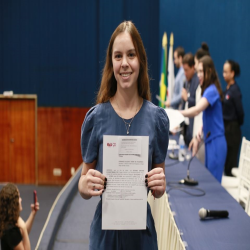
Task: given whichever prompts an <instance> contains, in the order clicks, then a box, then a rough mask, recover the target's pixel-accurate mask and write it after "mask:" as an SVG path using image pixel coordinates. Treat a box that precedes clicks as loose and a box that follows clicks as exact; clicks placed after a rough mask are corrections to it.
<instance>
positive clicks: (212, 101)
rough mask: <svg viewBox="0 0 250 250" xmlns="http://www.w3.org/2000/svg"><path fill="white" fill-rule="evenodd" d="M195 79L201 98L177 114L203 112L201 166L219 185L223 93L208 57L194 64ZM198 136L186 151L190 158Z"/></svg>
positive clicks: (223, 143) (224, 144)
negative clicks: (195, 66) (203, 156)
mask: <svg viewBox="0 0 250 250" xmlns="http://www.w3.org/2000/svg"><path fill="white" fill-rule="evenodd" d="M198 77H199V82H200V85H201V93H202V98H201V99H200V101H199V103H197V104H196V105H195V106H194V107H191V108H189V109H187V110H182V111H180V112H181V113H182V114H183V115H184V116H185V117H194V116H196V115H198V114H199V113H200V112H202V111H203V128H202V130H203V133H204V140H205V144H206V147H205V149H206V151H205V152H206V157H205V166H206V167H207V168H208V170H209V171H210V172H211V174H212V175H213V176H214V177H215V178H216V179H217V180H218V181H219V182H221V179H222V174H223V170H224V164H225V161H226V155H227V142H226V139H225V130H224V124H223V114H222V103H221V100H223V92H222V89H221V85H220V82H219V79H218V75H217V72H216V70H215V67H214V63H213V60H212V59H211V57H210V56H203V57H202V58H201V59H200V60H199V64H198ZM200 137H201V133H199V134H198V136H197V137H195V138H193V139H192V141H191V143H190V145H189V148H192V150H193V155H195V154H196V152H197V150H198V144H199V142H200Z"/></svg>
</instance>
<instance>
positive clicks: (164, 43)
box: [159, 32, 168, 108]
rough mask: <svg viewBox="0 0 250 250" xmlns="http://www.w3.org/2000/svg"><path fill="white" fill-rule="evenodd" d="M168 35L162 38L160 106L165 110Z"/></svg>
mask: <svg viewBox="0 0 250 250" xmlns="http://www.w3.org/2000/svg"><path fill="white" fill-rule="evenodd" d="M167 79H168V78H167V34H166V32H164V34H163V37H162V55H161V74H160V101H159V106H160V107H162V108H164V107H165V104H164V102H165V101H166V96H167Z"/></svg>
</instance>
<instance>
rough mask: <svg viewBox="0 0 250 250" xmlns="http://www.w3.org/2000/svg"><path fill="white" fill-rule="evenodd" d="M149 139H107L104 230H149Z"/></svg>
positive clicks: (133, 137)
mask: <svg viewBox="0 0 250 250" xmlns="http://www.w3.org/2000/svg"><path fill="white" fill-rule="evenodd" d="M148 148H149V138H148V136H109V135H104V136H103V174H104V175H105V176H106V177H107V179H108V181H107V187H106V190H105V192H104V193H103V195H102V229H103V230H129V229H130V230H137V229H146V221H147V187H146V186H145V174H146V173H147V172H148Z"/></svg>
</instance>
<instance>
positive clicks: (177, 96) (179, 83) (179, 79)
mask: <svg viewBox="0 0 250 250" xmlns="http://www.w3.org/2000/svg"><path fill="white" fill-rule="evenodd" d="M184 55H185V50H184V49H183V48H182V47H177V48H176V49H175V51H174V64H175V66H176V68H178V69H179V70H178V73H177V75H176V77H175V81H174V90H173V96H172V98H171V102H170V101H169V100H167V101H166V102H165V105H166V107H168V108H169V107H171V108H173V109H180V105H181V100H182V99H181V93H182V88H183V84H184V82H185V80H186V77H185V73H184V69H183V66H182V60H183V57H184Z"/></svg>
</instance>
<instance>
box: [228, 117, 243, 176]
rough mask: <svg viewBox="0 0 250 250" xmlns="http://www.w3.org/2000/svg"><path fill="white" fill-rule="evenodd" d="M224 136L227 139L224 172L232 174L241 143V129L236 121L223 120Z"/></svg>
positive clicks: (236, 165) (236, 164)
mask: <svg viewBox="0 0 250 250" xmlns="http://www.w3.org/2000/svg"><path fill="white" fill-rule="evenodd" d="M224 126H225V136H226V141H227V158H226V163H225V168H224V172H225V175H227V176H232V173H231V171H232V168H235V167H238V155H239V149H240V144H241V130H240V125H239V123H238V122H237V121H225V120H224Z"/></svg>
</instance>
